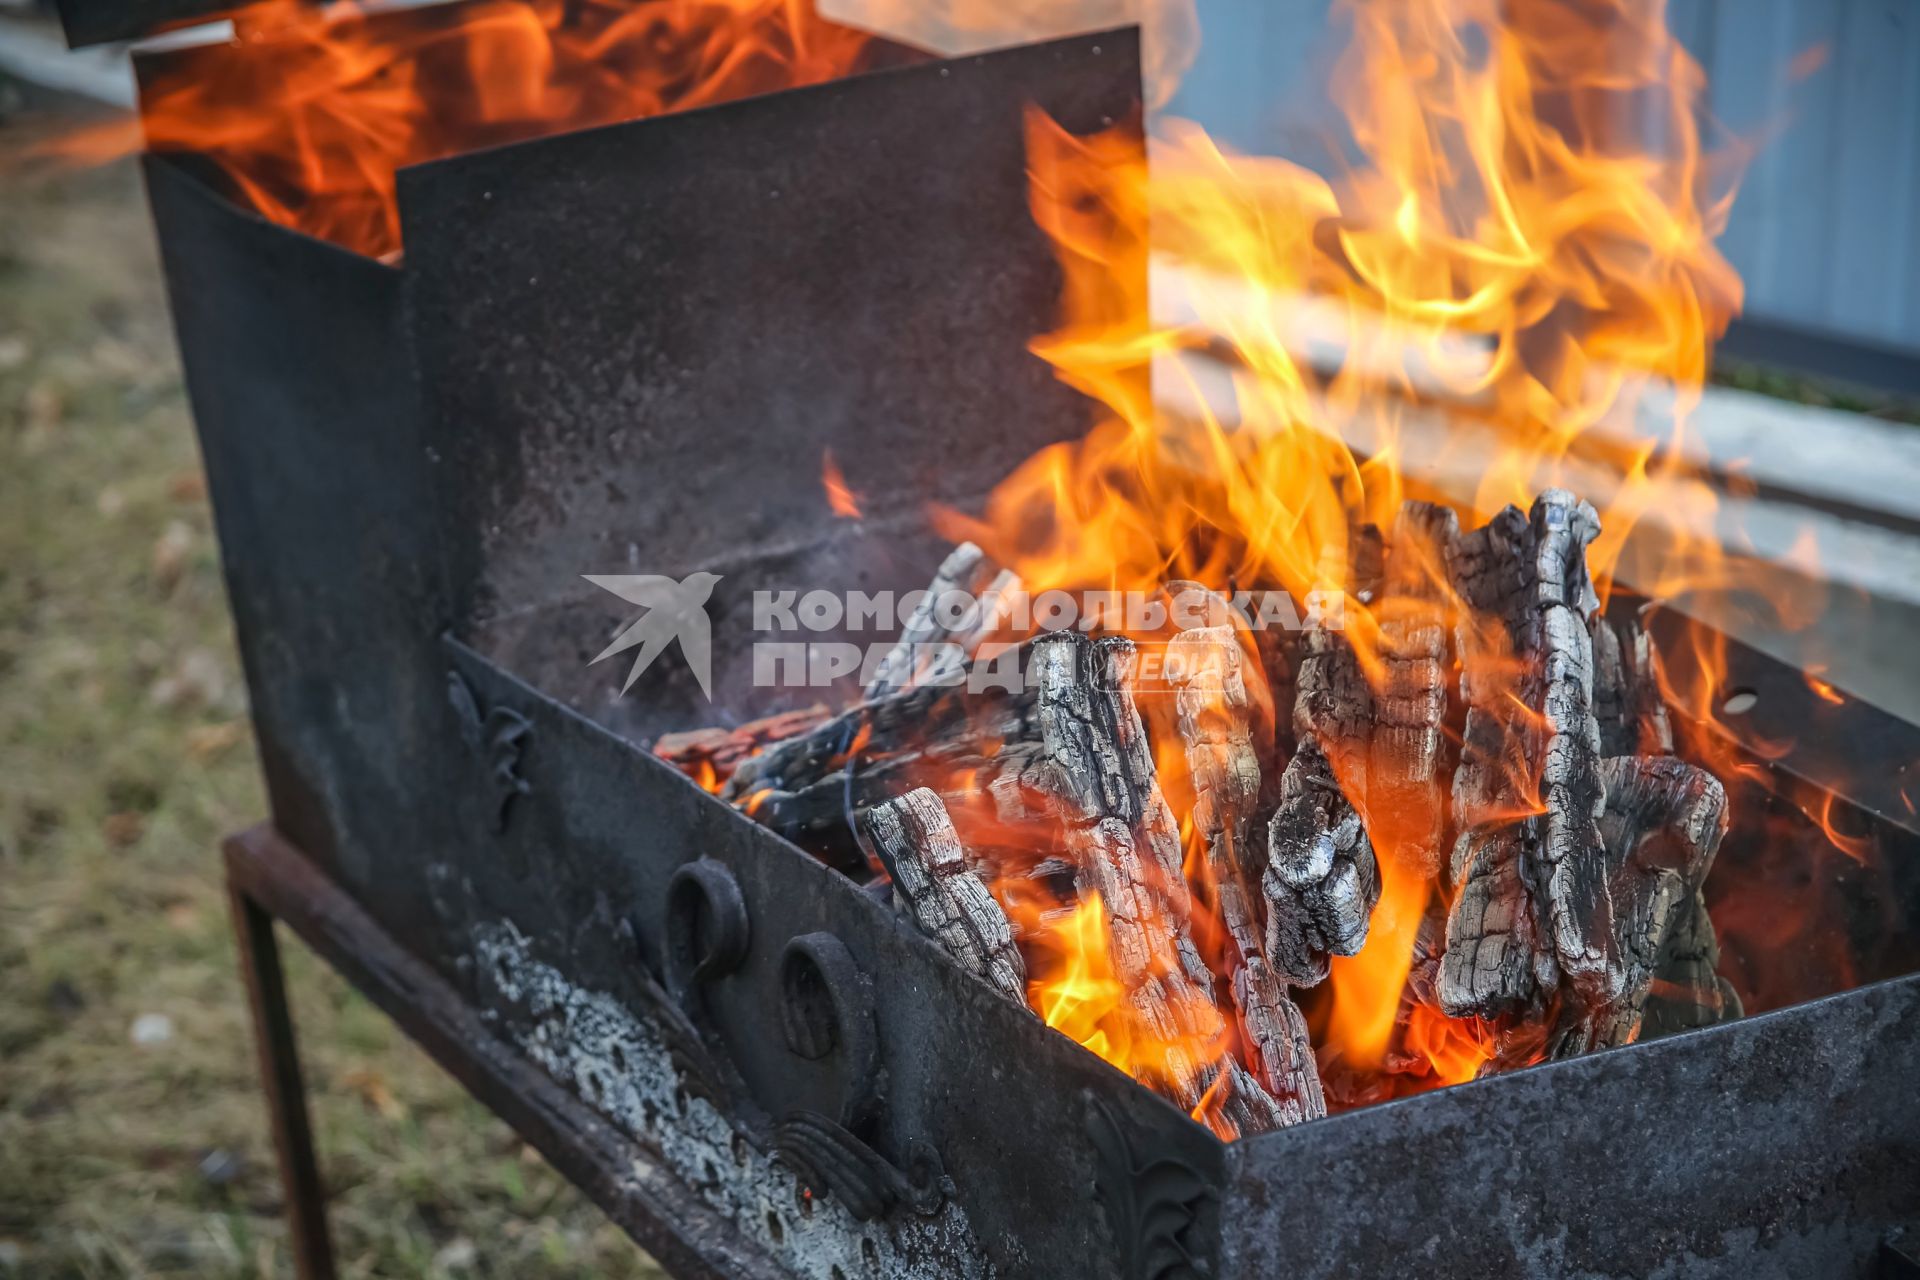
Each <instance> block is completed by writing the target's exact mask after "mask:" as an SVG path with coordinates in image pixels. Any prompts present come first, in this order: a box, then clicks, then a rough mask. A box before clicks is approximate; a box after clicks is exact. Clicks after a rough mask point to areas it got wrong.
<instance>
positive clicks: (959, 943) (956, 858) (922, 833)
mask: <svg viewBox="0 0 1920 1280" xmlns="http://www.w3.org/2000/svg"><path fill="white" fill-rule="evenodd" d="M859 821H860V824H861V828H862V830H863V832H864V833H865V835H866V837H867V839H868V840H869V841H870V842H871V843H872V844H873V846H874V847H875V849H877V850H879V851H880V856H881V858H882V860H883V861H884V862H885V863H886V864H887V865H888V867H890V868H891V869H892V871H893V885H894V889H895V890H896V891H897V892H898V894H899V895H900V897H901V898H902V899H903V900H904V902H905V905H906V908H907V911H908V913H909V914H911V915H912V916H913V918H914V919H915V920H916V921H918V922H919V924H920V927H921V928H922V929H924V930H926V931H927V933H929V934H930V935H932V937H933V938H934V939H935V940H937V941H938V942H939V943H940V945H941V946H942V947H943V948H945V949H946V952H947V954H948V955H950V956H952V957H953V958H954V960H955V962H957V963H958V964H959V965H960V967H961V968H962V969H965V970H966V971H967V972H968V973H971V974H973V975H975V976H976V977H979V978H983V979H985V980H986V982H987V983H988V984H989V985H991V986H992V987H993V988H994V990H996V991H998V992H1000V994H1002V995H1004V996H1006V997H1007V998H1008V999H1009V1000H1012V1001H1013V1002H1014V1003H1015V1004H1017V1005H1020V1006H1021V1007H1022V1008H1025V1007H1026V1003H1027V967H1026V963H1025V962H1024V961H1023V960H1022V959H1021V958H1020V951H1019V949H1018V948H1017V947H1016V946H1015V945H1014V941H1013V926H1012V924H1011V923H1010V922H1009V921H1008V919H1007V913H1006V911H1005V910H1003V909H1002V908H1001V906H1000V904H999V903H998V902H997V901H995V900H994V897H993V894H992V893H991V892H990V891H989V890H988V889H987V886H986V884H985V883H984V882H983V881H982V880H981V879H980V877H979V876H978V875H977V874H976V873H975V872H974V870H973V867H972V865H971V864H970V861H969V859H968V857H967V855H966V852H965V850H963V849H962V848H961V846H960V837H959V836H958V835H957V834H956V833H955V832H954V829H953V820H952V818H950V817H949V816H948V814H947V807H946V805H944V804H942V803H941V801H940V797H939V796H937V795H935V794H934V793H933V792H931V791H929V790H927V789H926V788H924V787H922V788H919V789H917V790H914V791H909V792H908V793H907V794H905V795H903V796H901V797H900V798H898V799H897V800H889V801H886V802H885V803H883V804H877V805H874V806H873V807H872V808H870V809H866V810H863V811H862V812H861V814H860V818H859Z"/></svg>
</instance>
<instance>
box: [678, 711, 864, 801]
mask: <svg viewBox="0 0 1920 1280" xmlns="http://www.w3.org/2000/svg"><path fill="white" fill-rule="evenodd" d="M831 715H832V712H830V711H829V710H828V709H827V708H826V706H825V705H823V704H818V703H816V704H815V705H813V706H811V707H802V708H800V709H799V710H797V711H782V712H780V713H778V714H777V715H771V716H764V717H762V718H761V719H758V720H749V721H748V722H747V723H745V724H743V725H738V726H736V727H734V728H731V729H718V728H716V729H693V730H690V731H688V732H686V733H667V734H662V735H661V736H660V738H659V740H658V741H656V742H655V743H654V744H653V754H655V755H657V756H659V757H660V758H661V759H662V760H665V761H666V762H667V763H669V764H671V765H673V766H674V767H675V768H677V769H679V770H680V771H681V772H683V773H686V774H688V775H690V776H693V777H696V778H701V779H702V780H703V781H705V782H706V783H707V784H708V785H709V787H712V786H716V785H718V784H722V783H725V782H726V780H727V779H728V778H730V777H732V776H733V771H734V770H735V769H736V768H738V767H739V766H740V762H741V761H743V760H745V759H746V758H747V757H748V756H751V755H753V754H754V753H755V752H757V751H760V750H762V749H764V748H766V747H768V746H771V745H772V744H773V743H776V742H784V741H785V740H787V739H788V738H791V737H794V736H795V735H797V734H802V733H805V732H807V731H808V730H810V729H812V728H814V727H815V726H816V725H818V724H820V723H821V722H822V721H824V720H826V719H828V718H829V717H830V716H831Z"/></svg>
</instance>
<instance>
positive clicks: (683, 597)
mask: <svg viewBox="0 0 1920 1280" xmlns="http://www.w3.org/2000/svg"><path fill="white" fill-rule="evenodd" d="M581 576H582V577H584V578H585V579H586V580H587V581H588V582H591V583H592V584H593V585H594V586H596V587H599V588H600V589H601V590H603V591H611V592H613V594H615V595H617V596H619V597H620V598H621V599H622V600H625V601H626V602H627V603H629V604H637V605H639V606H640V607H641V608H643V609H645V610H646V612H645V613H643V614H641V615H640V617H639V618H637V619H636V620H635V621H633V622H631V623H629V624H628V625H627V627H626V628H625V629H624V630H622V631H621V632H620V634H619V635H617V636H615V637H614V638H613V643H612V644H609V645H608V646H607V647H606V648H605V649H602V650H601V651H600V653H599V656H597V657H595V658H594V660H593V662H599V661H600V660H601V659H602V658H611V657H612V656H613V655H614V654H616V653H623V652H625V651H626V650H628V649H631V648H633V647H634V646H635V645H638V646H639V648H640V652H639V653H637V654H635V655H634V658H633V668H632V669H631V670H630V671H628V672H627V682H626V683H625V684H623V685H621V686H620V692H621V693H625V692H626V691H627V690H629V689H631V688H633V682H634V681H635V680H638V679H639V678H640V673H641V672H642V671H645V670H646V669H647V668H648V667H649V666H651V665H653V660H654V659H655V658H657V657H659V656H660V653H661V651H662V650H663V649H665V648H666V647H667V644H668V642H669V641H673V640H678V641H679V642H680V654H681V656H682V657H684V658H685V659H686V660H687V667H688V669H689V670H691V671H692V672H693V678H694V679H695V680H698V681H699V682H700V692H702V693H704V694H706V695H707V701H709V702H711V701H713V626H712V624H711V623H710V622H709V621H708V620H707V600H708V598H709V597H711V596H712V595H713V586H714V584H715V583H716V582H718V581H720V575H719V574H717V573H690V574H688V575H687V576H686V578H685V579H683V580H682V581H679V582H676V581H674V580H673V579H672V578H667V577H662V576H660V575H659V574H653V573H631V574H592V573H588V574H582V575H581ZM587 665H588V666H592V665H593V663H592V662H590V663H588V664H587Z"/></svg>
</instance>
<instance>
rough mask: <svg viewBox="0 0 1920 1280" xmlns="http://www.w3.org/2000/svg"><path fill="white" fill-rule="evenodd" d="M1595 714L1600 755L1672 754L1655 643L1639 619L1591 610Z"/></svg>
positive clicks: (1669, 724)
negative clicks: (1656, 668) (1617, 617)
mask: <svg viewBox="0 0 1920 1280" xmlns="http://www.w3.org/2000/svg"><path fill="white" fill-rule="evenodd" d="M1592 628H1593V714H1594V719H1595V720H1597V721H1598V722H1599V725H1600V754H1601V755H1603V756H1650V755H1670V754H1672V752H1673V726H1672V724H1671V722H1670V721H1669V720H1668V719H1667V706H1666V703H1665V702H1664V701H1663V700H1662V699H1661V697H1660V681H1659V677H1658V675H1657V674H1656V673H1655V671H1654V665H1653V664H1654V656H1653V641H1652V639H1651V638H1650V637H1649V636H1648V635H1647V631H1646V628H1645V627H1643V626H1641V625H1640V622H1639V619H1637V618H1629V619H1626V620H1624V621H1621V622H1614V621H1611V620H1610V619H1608V618H1606V617H1605V616H1603V615H1600V614H1595V615H1594V618H1593V621H1592Z"/></svg>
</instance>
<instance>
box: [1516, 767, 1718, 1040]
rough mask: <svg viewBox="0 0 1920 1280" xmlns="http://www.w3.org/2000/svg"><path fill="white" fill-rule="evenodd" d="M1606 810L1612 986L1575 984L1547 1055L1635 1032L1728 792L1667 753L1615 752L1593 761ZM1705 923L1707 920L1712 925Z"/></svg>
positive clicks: (1695, 887) (1703, 866)
mask: <svg viewBox="0 0 1920 1280" xmlns="http://www.w3.org/2000/svg"><path fill="white" fill-rule="evenodd" d="M1600 777H1601V782H1602V785H1603V786H1604V788H1605V792H1606V811H1605V813H1604V815H1603V816H1602V817H1601V819H1600V832H1601V836H1602V839H1603V843H1604V847H1605V851H1606V857H1605V863H1604V866H1603V868H1602V874H1603V875H1604V877H1605V882H1606V892H1607V896H1608V898H1609V900H1610V904H1611V907H1612V916H1611V920H1612V925H1613V930H1614V933H1613V937H1612V938H1611V939H1609V942H1610V945H1611V952H1612V954H1613V955H1614V956H1617V957H1618V961H1617V964H1618V968H1617V971H1616V973H1615V974H1614V985H1613V986H1612V987H1610V988H1609V989H1608V990H1607V992H1606V994H1605V996H1604V998H1602V999H1599V1000H1594V999H1591V998H1585V997H1587V993H1586V992H1585V991H1584V990H1581V989H1576V992H1575V995H1576V996H1578V997H1583V998H1576V999H1573V1000H1570V1001H1568V1002H1566V1003H1564V1004H1563V1006H1562V1013H1561V1018H1560V1021H1559V1026H1558V1027H1557V1028H1556V1032H1555V1035H1554V1037H1553V1039H1552V1041H1551V1042H1550V1045H1549V1052H1550V1053H1551V1054H1552V1055H1553V1056H1554V1057H1571V1056H1573V1055H1575V1054H1579V1053H1584V1052H1587V1051H1588V1050H1590V1049H1598V1048H1605V1047H1607V1046H1610V1045H1619V1044H1626V1043H1628V1042H1629V1041H1631V1040H1633V1039H1634V1038H1635V1037H1636V1036H1638V1034H1639V1032H1640V1021H1641V1016H1642V1012H1643V1010H1644V1007H1645V1004H1646V1000H1647V996H1648V993H1649V991H1650V990H1651V987H1652V984H1653V979H1654V975H1655V973H1656V972H1657V971H1658V969H1659V966H1660V962H1661V957H1662V955H1663V953H1664V952H1665V949H1666V945H1667V942H1668V939H1669V937H1670V936H1671V935H1672V934H1673V933H1674V931H1675V928H1676V926H1677V925H1678V924H1680V923H1681V922H1682V917H1683V913H1688V912H1691V910H1692V908H1693V904H1694V899H1695V896H1696V895H1697V893H1698V892H1699V889H1700V885H1701V883H1702V882H1703V881H1704V880H1705V879H1706V876H1707V872H1708V871H1709V870H1710V869H1711V868H1712V866H1713V857H1714V853H1715V851H1716V850H1717V849H1718V848H1719V845H1720V837H1721V836H1722V835H1723V834H1724V833H1725V831H1726V825H1727V817H1726V807H1727V799H1726V792H1725V791H1724V790H1723V789H1722V788H1721V786H1720V783H1719V781H1718V780H1717V779H1715V778H1714V777H1713V776H1712V775H1711V774H1709V773H1707V772H1706V771H1705V770H1702V769H1697V768H1695V767H1694V766H1692V765H1690V764H1688V763H1686V762H1685V761H1684V760H1679V759H1676V758H1675V757H1673V756H1616V757H1613V758H1611V759H1608V760H1605V761H1603V762H1602V763H1601V766H1600ZM1710 929H1711V926H1710V925H1709V930H1710Z"/></svg>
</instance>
